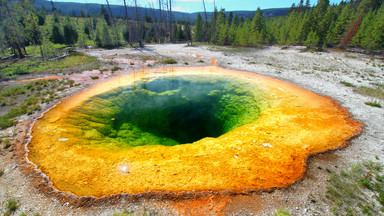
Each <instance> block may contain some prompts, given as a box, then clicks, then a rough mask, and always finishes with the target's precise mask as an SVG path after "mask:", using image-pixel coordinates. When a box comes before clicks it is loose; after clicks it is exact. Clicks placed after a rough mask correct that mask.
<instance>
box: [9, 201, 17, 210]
mask: <svg viewBox="0 0 384 216" xmlns="http://www.w3.org/2000/svg"><path fill="white" fill-rule="evenodd" d="M7 209H8V211H10V212H13V211H15V210H16V209H17V201H16V200H15V199H9V200H7Z"/></svg>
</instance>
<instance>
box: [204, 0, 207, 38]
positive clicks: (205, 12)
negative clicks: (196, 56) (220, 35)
mask: <svg viewBox="0 0 384 216" xmlns="http://www.w3.org/2000/svg"><path fill="white" fill-rule="evenodd" d="M203 6H204V15H205V26H204V33H205V35H206V38H205V42H207V43H208V15H207V9H206V7H205V1H204V0H203Z"/></svg>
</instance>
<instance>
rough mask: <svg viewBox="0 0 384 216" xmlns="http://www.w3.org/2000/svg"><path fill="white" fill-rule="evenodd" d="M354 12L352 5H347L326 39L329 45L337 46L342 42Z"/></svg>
mask: <svg viewBox="0 0 384 216" xmlns="http://www.w3.org/2000/svg"><path fill="white" fill-rule="evenodd" d="M352 14H353V10H352V7H351V5H350V4H347V5H346V6H345V7H344V8H343V10H342V11H341V14H340V16H339V17H338V18H337V21H336V24H335V25H334V27H333V29H331V30H330V31H329V33H328V35H327V37H326V41H327V43H329V44H337V43H339V42H340V40H341V38H342V36H343V34H344V32H345V30H346V29H347V27H348V25H349V23H350V21H351V17H352Z"/></svg>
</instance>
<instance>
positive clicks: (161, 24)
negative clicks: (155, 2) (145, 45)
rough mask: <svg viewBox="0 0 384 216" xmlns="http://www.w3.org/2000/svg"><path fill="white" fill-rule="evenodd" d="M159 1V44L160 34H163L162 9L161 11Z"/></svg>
mask: <svg viewBox="0 0 384 216" xmlns="http://www.w3.org/2000/svg"><path fill="white" fill-rule="evenodd" d="M161 5H162V4H161V0H159V12H160V17H159V18H160V19H159V35H160V36H159V43H161V41H162V40H161V37H162V32H163V17H162V13H161V12H162V11H161V10H162V9H161Z"/></svg>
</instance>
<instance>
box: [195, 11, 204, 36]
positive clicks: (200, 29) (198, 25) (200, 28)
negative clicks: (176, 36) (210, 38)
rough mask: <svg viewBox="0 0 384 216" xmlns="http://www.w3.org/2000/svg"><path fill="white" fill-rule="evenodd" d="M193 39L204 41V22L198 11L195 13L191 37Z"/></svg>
mask: <svg viewBox="0 0 384 216" xmlns="http://www.w3.org/2000/svg"><path fill="white" fill-rule="evenodd" d="M193 39H194V41H198V42H202V41H204V22H203V18H202V17H201V15H200V13H198V14H197V18H196V21H195V34H194V37H193Z"/></svg>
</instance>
